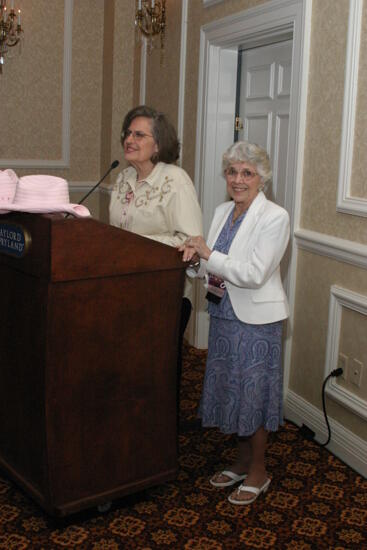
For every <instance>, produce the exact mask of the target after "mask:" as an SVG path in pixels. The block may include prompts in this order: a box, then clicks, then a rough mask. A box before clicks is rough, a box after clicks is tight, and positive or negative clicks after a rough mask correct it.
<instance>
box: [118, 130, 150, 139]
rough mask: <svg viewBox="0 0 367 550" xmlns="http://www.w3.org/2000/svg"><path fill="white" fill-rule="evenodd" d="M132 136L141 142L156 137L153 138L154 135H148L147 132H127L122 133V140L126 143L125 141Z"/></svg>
mask: <svg viewBox="0 0 367 550" xmlns="http://www.w3.org/2000/svg"><path fill="white" fill-rule="evenodd" d="M130 136H133V138H134V139H135V140H136V141H141V140H142V139H144V138H146V137H151V138H152V137H154V136H152V134H146V133H145V132H141V131H140V130H125V132H122V134H121V138H122V140H123V141H125V139H126V138H128V137H130Z"/></svg>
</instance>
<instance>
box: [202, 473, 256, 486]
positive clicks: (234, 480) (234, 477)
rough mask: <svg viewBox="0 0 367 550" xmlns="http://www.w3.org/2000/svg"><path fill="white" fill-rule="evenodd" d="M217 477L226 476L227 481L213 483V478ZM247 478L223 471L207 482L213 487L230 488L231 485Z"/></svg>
mask: <svg viewBox="0 0 367 550" xmlns="http://www.w3.org/2000/svg"><path fill="white" fill-rule="evenodd" d="M217 475H221V476H226V477H229V481H213V478H214V477H216V476H217ZM246 477H247V474H235V473H234V472H231V471H230V470H223V472H219V473H218V474H215V475H214V476H213V477H212V478H211V479H210V480H209V482H210V483H211V484H212V485H213V486H214V487H230V486H231V485H234V484H235V483H237V482H238V481H242V480H243V479H245V478H246Z"/></svg>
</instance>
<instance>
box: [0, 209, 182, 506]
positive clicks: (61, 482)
mask: <svg viewBox="0 0 367 550" xmlns="http://www.w3.org/2000/svg"><path fill="white" fill-rule="evenodd" d="M3 222H6V223H7V224H9V226H8V230H3V235H4V234H6V235H8V236H9V235H10V236H11V230H12V228H13V229H14V227H15V228H18V229H19V230H20V231H21V232H23V233H24V234H25V235H26V239H25V240H26V241H27V240H28V241H29V242H28V246H29V250H28V252H27V253H26V254H24V255H23V256H22V257H14V256H12V255H9V254H8V253H6V254H5V253H0V281H1V285H0V288H1V289H2V290H1V298H0V319H1V330H0V354H1V365H0V468H2V469H3V470H5V472H7V473H8V474H9V476H10V477H12V478H13V479H14V480H15V481H16V482H17V483H19V484H20V485H21V486H22V487H23V488H24V489H25V490H26V492H28V493H29V494H30V495H31V496H32V497H33V498H34V499H35V500H36V501H37V502H38V503H39V504H40V505H41V506H42V507H43V508H44V509H45V510H46V511H47V512H48V513H50V514H52V515H57V516H64V515H67V514H69V513H72V512H76V511H79V510H82V509H84V508H87V507H91V506H95V505H99V504H103V503H105V502H107V501H111V500H113V499H114V498H117V497H121V496H123V495H127V494H129V493H133V492H136V491H139V490H141V489H143V488H146V487H149V486H152V485H155V484H159V483H162V482H165V481H167V480H171V479H173V478H174V477H175V476H176V473H177V469H178V462H177V415H176V358H177V343H178V327H179V319H180V312H181V299H182V294H183V284H184V264H183V262H182V261H181V256H180V254H179V253H178V252H177V250H176V249H174V248H172V247H169V246H166V245H162V244H160V243H157V242H154V241H151V240H148V239H146V238H144V237H140V236H138V235H135V234H133V233H129V232H127V231H123V230H120V229H117V228H115V227H111V226H109V225H106V224H103V223H101V222H98V221H96V220H93V219H89V218H88V219H74V218H67V219H66V218H64V217H63V216H61V215H35V214H14V213H13V214H9V215H6V216H0V224H1V223H3ZM9 227H10V230H9ZM9 231H10V232H9ZM0 235H1V232H0ZM13 236H14V235H13ZM30 241H31V242H30ZM3 242H5V241H3Z"/></svg>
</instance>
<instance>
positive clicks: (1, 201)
mask: <svg viewBox="0 0 367 550" xmlns="http://www.w3.org/2000/svg"><path fill="white" fill-rule="evenodd" d="M17 183H18V176H17V175H16V173H15V172H14V170H10V169H9V170H0V214H7V213H8V212H9V210H3V207H5V208H7V207H8V206H9V204H11V203H12V202H13V199H14V195H15V190H16V188H17Z"/></svg>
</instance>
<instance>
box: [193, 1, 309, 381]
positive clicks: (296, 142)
mask: <svg viewBox="0 0 367 550" xmlns="http://www.w3.org/2000/svg"><path fill="white" fill-rule="evenodd" d="M311 15H312V0H271V1H269V2H265V3H264V4H261V5H260V6H257V7H254V8H250V9H248V10H244V11H242V12H239V13H235V14H234V15H231V16H228V17H225V18H223V19H221V20H217V21H214V22H212V23H209V24H207V25H204V26H203V27H202V28H201V31H200V64H199V67H200V68H199V85H198V109H197V129H196V158H195V182H196V185H197V191H198V195H199V199H200V202H201V205H202V210H203V220H204V231H205V232H206V234H207V230H208V227H209V225H210V221H211V219H212V217H213V213H214V208H215V206H216V205H215V204H214V199H213V196H214V193H213V182H214V184H219V181H222V185H223V180H222V176H221V173H220V165H221V154H222V153H223V151H224V147H223V145H224V143H225V142H227V146H229V145H230V144H231V143H232V142H233V135H234V134H233V125H234V113H235V94H233V93H232V95H231V92H230V93H229V96H230V97H232V99H231V98H230V97H228V95H227V97H225V98H224V97H223V93H221V92H220V90H223V89H226V83H227V81H226V79H228V64H231V59H233V60H234V56H236V57H237V49H238V46H239V45H246V44H251V45H258V46H260V45H265V44H269V43H271V42H272V41H275V40H279V39H281V37H282V36H283V35H284V36H285V37H288V38H289V36H290V34H291V36H292V40H293V54H292V69H291V70H292V83H291V98H290V116H289V137H288V155H287V168H286V174H287V175H286V199H285V205H286V208H287V210H288V212H289V214H290V222H291V239H290V247H291V255H290V268H289V281H288V298H289V304H290V318H289V322H288V323H287V334H286V337H285V346H284V388H285V389H287V388H288V383H289V371H290V360H291V343H292V324H293V317H294V315H293V312H294V298H295V284H296V265H297V247H296V244H295V241H294V232H295V231H296V230H297V229H298V227H299V218H300V202H301V187H302V174H303V159H304V143H305V127H306V109H307V90H308V73H309V52H310V36H311ZM232 64H233V67H234V66H235V67H236V70H237V63H234V61H233V63H232ZM233 79H234V80H235V79H236V72H234V73H233ZM227 88H228V86H227ZM230 101H232V102H233V110H232V111H229V110H228V102H230ZM226 116H227V118H228V119H229V120H228V128H230V127H232V133H230V132H229V130H228V132H227V135H224V134H223V117H226ZM219 117H220V119H219ZM219 123H220V124H219ZM231 125H232V126H231ZM202 297H203V293H202V291H199V290H198V291H197V293H196V299H195V319H194V326H193V340H194V341H193V344H194V345H195V346H196V347H198V348H206V347H207V334H208V332H207V325H208V323H207V314H206V313H205V311H204V309H203V298H202Z"/></svg>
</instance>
